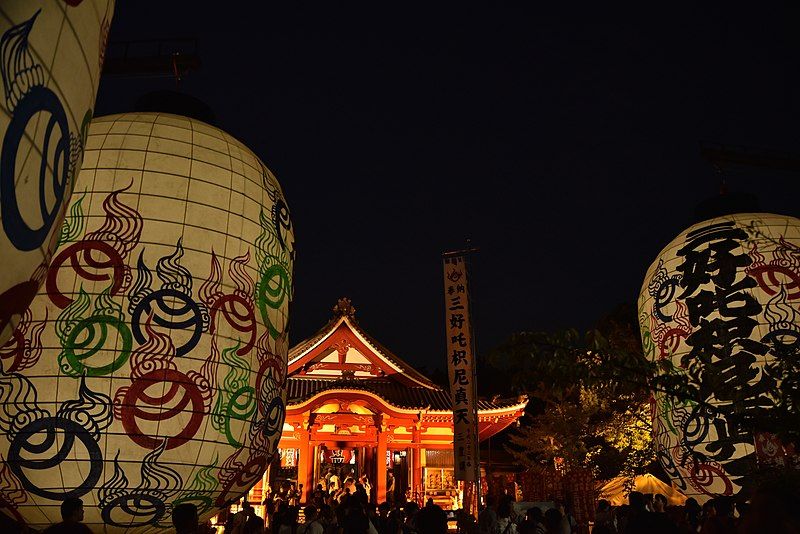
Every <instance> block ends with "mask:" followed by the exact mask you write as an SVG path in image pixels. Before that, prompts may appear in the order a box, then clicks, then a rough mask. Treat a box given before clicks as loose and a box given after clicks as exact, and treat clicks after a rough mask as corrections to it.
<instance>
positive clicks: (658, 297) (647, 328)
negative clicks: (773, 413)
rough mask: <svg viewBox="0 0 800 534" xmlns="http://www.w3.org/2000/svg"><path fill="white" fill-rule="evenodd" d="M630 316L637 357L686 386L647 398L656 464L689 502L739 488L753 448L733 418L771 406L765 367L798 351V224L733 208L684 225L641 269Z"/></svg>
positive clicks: (775, 378) (771, 373) (750, 467)
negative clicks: (678, 393)
mask: <svg viewBox="0 0 800 534" xmlns="http://www.w3.org/2000/svg"><path fill="white" fill-rule="evenodd" d="M638 309H639V322H640V327H641V333H642V342H643V346H644V352H645V355H646V356H647V357H648V358H650V359H651V360H654V361H658V362H659V364H660V365H659V368H660V369H661V372H662V373H673V374H676V375H679V376H681V377H684V378H685V380H686V382H687V383H688V385H689V387H690V388H691V391H692V398H691V399H689V400H687V399H678V398H675V397H674V396H673V395H668V394H664V393H655V394H654V398H653V399H652V401H651V403H652V410H653V438H654V441H655V443H656V447H657V454H658V457H659V460H660V461H661V464H662V466H663V467H664V469H665V471H666V472H667V474H668V475H669V476H670V477H671V478H672V480H673V482H674V483H675V485H676V486H677V487H678V489H680V490H681V491H682V492H684V493H685V494H686V495H689V496H693V497H696V498H698V500H706V499H708V498H711V497H714V496H720V495H736V494H738V493H740V492H742V491H745V492H746V491H747V490H748V489H749V488H748V483H750V482H751V481H752V476H751V475H752V474H753V472H754V471H755V461H756V454H755V453H756V450H755V447H754V436H753V432H752V431H751V430H749V429H748V428H747V427H746V426H745V425H743V424H741V422H742V421H744V420H747V418H748V417H750V416H752V415H754V414H755V413H756V412H759V411H760V410H763V409H767V410H768V409H770V408H771V407H773V406H774V405H775V398H774V393H775V388H776V386H777V385H779V384H780V380H781V377H780V375H779V372H778V371H777V370H776V369H774V368H773V367H771V366H770V365H769V364H770V363H774V362H776V361H779V360H781V359H783V358H785V357H787V355H790V354H791V355H796V354H797V351H798V348H799V347H800V344H798V339H800V220H798V219H795V218H793V217H784V216H780V215H771V214H764V213H744V214H736V215H728V216H723V217H718V218H715V219H711V220H707V221H705V222H702V223H699V224H696V225H694V226H692V227H691V228H689V229H688V230H686V231H684V232H683V233H682V234H680V236H678V237H677V238H676V239H675V240H673V241H672V243H670V244H669V245H668V246H667V247H666V248H664V250H662V251H661V253H660V254H659V255H658V257H657V258H656V260H655V261H654V262H653V264H652V265H651V266H650V269H649V270H648V272H647V276H646V277H645V281H644V285H643V286H642V290H641V292H640V294H639V308H638ZM794 357H796V356H794Z"/></svg>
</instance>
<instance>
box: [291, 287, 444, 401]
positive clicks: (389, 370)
mask: <svg viewBox="0 0 800 534" xmlns="http://www.w3.org/2000/svg"><path fill="white" fill-rule="evenodd" d="M333 313H334V316H333V318H332V319H331V320H330V321H328V323H327V324H326V325H325V326H323V327H322V328H321V329H320V330H319V331H318V332H317V333H316V334H314V335H313V336H312V337H310V338H308V339H306V340H304V341H301V342H300V343H298V344H297V345H296V346H295V347H293V348H292V349H291V350H290V351H289V372H288V376H289V377H290V378H291V377H296V376H308V377H310V378H319V379H323V378H328V379H342V378H345V379H346V378H347V377H348V376H352V377H355V378H384V377H385V378H388V379H389V380H391V381H393V382H397V383H400V384H403V385H405V386H411V387H422V388H427V389H431V390H438V389H439V387H438V386H437V385H436V384H434V383H433V382H431V381H430V380H429V379H428V378H427V377H425V376H424V375H422V374H421V373H419V372H418V371H417V370H416V369H414V368H413V367H412V366H411V365H409V364H408V363H406V362H405V361H403V360H402V359H401V358H400V357H398V356H396V355H395V354H394V353H392V352H391V351H390V350H389V349H387V348H386V347H384V346H383V345H381V344H380V343H379V342H378V341H377V340H375V339H374V338H373V337H372V336H370V335H369V334H367V333H366V332H365V331H364V330H363V329H362V328H361V327H360V326H359V324H358V322H357V321H356V319H355V317H354V315H355V308H354V307H353V306H352V304H351V303H350V300H349V299H346V298H342V299H339V301H338V302H337V304H336V306H334V308H333Z"/></svg>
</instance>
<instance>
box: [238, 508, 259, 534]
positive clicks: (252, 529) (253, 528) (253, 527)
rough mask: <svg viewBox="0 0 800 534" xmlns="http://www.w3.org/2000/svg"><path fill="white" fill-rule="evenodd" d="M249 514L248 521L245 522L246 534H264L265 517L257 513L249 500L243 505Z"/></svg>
mask: <svg viewBox="0 0 800 534" xmlns="http://www.w3.org/2000/svg"><path fill="white" fill-rule="evenodd" d="M243 510H244V513H245V514H247V521H246V522H245V524H244V533H245V534H262V533H263V532H264V519H263V518H262V517H260V516H258V515H257V514H256V510H255V508H253V506H252V505H251V504H250V503H249V502H247V503H245V504H244V507H243Z"/></svg>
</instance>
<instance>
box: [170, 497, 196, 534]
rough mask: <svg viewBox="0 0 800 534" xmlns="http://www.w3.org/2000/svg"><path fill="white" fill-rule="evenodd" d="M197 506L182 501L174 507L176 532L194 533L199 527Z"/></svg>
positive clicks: (173, 514)
mask: <svg viewBox="0 0 800 534" xmlns="http://www.w3.org/2000/svg"><path fill="white" fill-rule="evenodd" d="M198 521H199V519H198V517H197V506H195V505H194V504H192V503H190V502H185V503H181V504H179V505H178V506H176V507H175V508H173V509H172V525H173V526H174V527H175V533H176V534H194V533H195V532H197V528H198V525H197V524H198Z"/></svg>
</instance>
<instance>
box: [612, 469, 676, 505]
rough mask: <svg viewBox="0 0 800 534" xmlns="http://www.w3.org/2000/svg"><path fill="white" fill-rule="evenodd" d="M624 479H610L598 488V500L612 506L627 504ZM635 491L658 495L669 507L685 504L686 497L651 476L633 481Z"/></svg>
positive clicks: (644, 476) (640, 477)
mask: <svg viewBox="0 0 800 534" xmlns="http://www.w3.org/2000/svg"><path fill="white" fill-rule="evenodd" d="M626 480H628V479H627V478H626V477H617V478H612V479H611V480H609V481H608V482H606V483H605V484H603V485H602V486H601V487H600V498H601V499H605V500H607V501H608V502H610V503H611V505H612V506H620V505H622V504H628V490H627V489H626V488H625V481H626ZM634 483H635V488H634V490H635V491H638V492H641V493H653V494H656V493H660V494H662V495H664V496H665V497H666V498H667V503H668V504H669V505H676V506H681V505H683V503H685V502H686V495H684V494H683V493H681V492H680V491H678V490H676V489H675V488H673V487H672V486H670V485H669V484H666V483H664V482H662V481H660V480H659V479H657V478H656V477H654V476H653V475H651V474H649V473H648V474H646V475H640V476H638V477H636V479H635V480H634Z"/></svg>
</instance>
